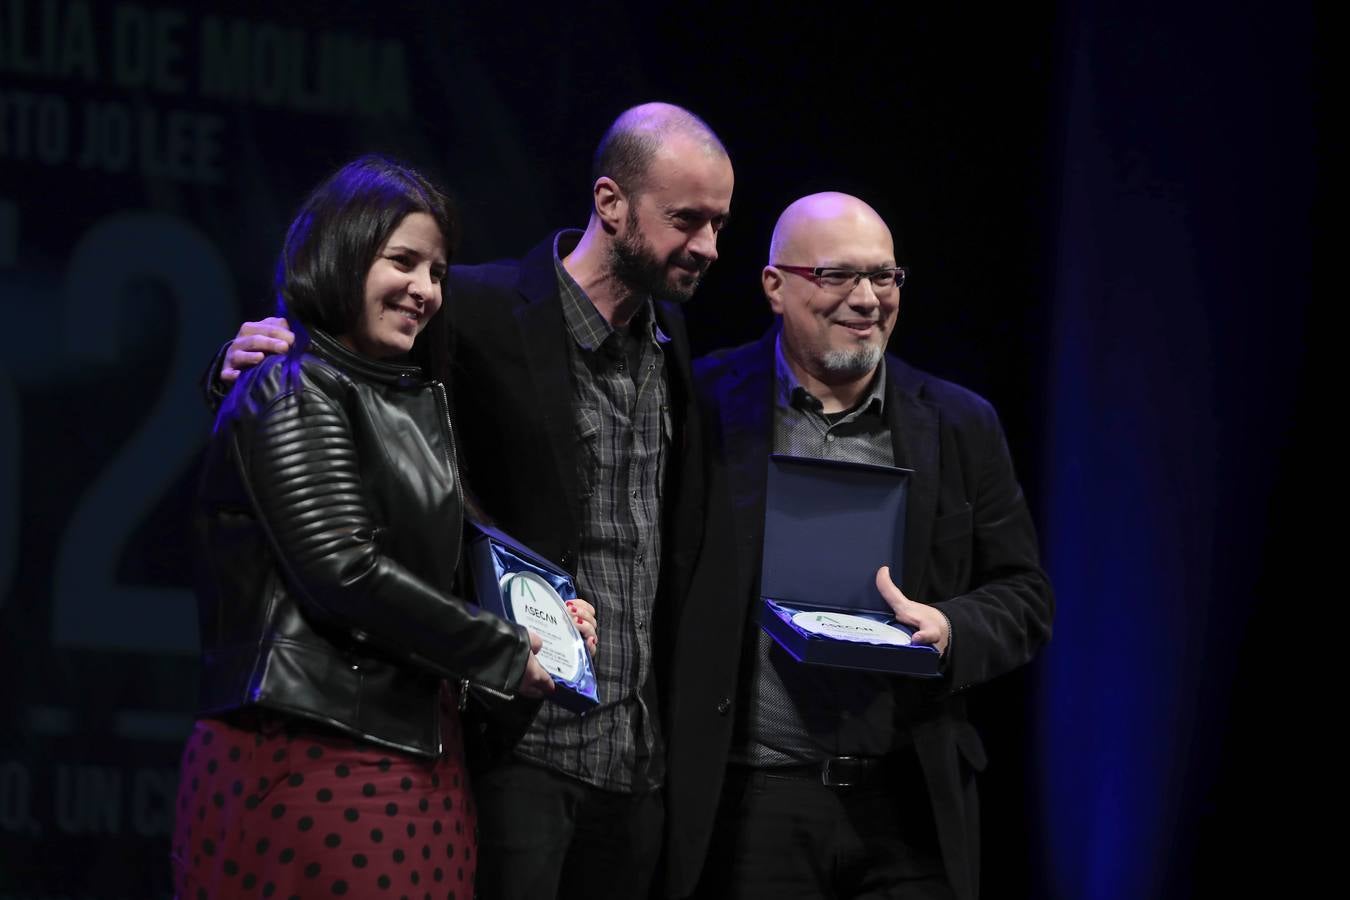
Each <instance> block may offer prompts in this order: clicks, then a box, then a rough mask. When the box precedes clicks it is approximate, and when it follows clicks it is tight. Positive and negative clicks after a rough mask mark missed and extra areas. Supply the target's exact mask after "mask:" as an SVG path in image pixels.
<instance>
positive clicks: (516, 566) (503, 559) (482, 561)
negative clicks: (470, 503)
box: [464, 519, 600, 714]
mask: <svg viewBox="0 0 1350 900" xmlns="http://www.w3.org/2000/svg"><path fill="white" fill-rule="evenodd" d="M464 525H465V535H466V538H467V544H468V553H469V570H470V574H471V576H472V578H473V587H474V594H475V595H476V599H477V601H478V605H479V606H480V607H482V608H483V609H486V610H489V611H491V612H494V613H496V614H497V615H499V616H501V617H502V618H503V619H506V620H507V621H508V622H515V623H516V624H518V625H524V626H526V627H527V628H529V627H530V626H531V624H532V623H530V622H521V621H519V620H518V619H517V617H516V616H515V615H514V614H513V612H512V609H511V604H509V603H508V602H507V598H506V597H504V596H503V595H502V589H501V584H502V580H503V579H504V578H506V576H507V575H511V574H516V573H529V574H531V575H535V576H538V577H539V578H541V579H543V580H544V581H545V582H547V583H548V585H549V586H550V587H552V588H553V590H554V591H556V592H557V594H558V596H559V597H561V598H562V599H563V600H564V601H566V600H574V599H576V596H577V589H576V586H575V585H574V584H573V583H572V577H571V576H570V575H568V574H567V573H566V572H565V571H563V570H562V569H561V568H559V567H558V566H556V565H554V564H553V563H551V562H549V561H548V560H546V559H544V558H543V557H542V556H540V555H539V554H538V553H535V552H534V551H533V550H531V549H530V548H528V547H526V546H525V545H524V544H522V543H520V542H519V541H517V540H516V539H514V538H512V537H511V536H510V535H508V534H506V533H505V532H503V531H500V530H498V529H496V528H493V527H492V526H490V525H486V524H484V523H482V522H477V521H474V520H473V519H465V521H464ZM563 615H564V616H568V613H567V612H566V611H565V610H564V611H563ZM567 622H568V623H569V625H570V623H571V618H570V616H568V618H567ZM532 630H535V631H537V630H538V629H537V628H536V629H532ZM561 649H562V652H565V653H566V654H567V655H568V657H569V661H568V665H569V667H571V666H574V667H575V669H576V676H575V677H573V678H565V677H563V676H560V675H559V674H558V673H557V672H556V671H554V670H553V669H552V668H550V666H549V665H548V663H547V662H545V661H544V659H543V657H544V655H545V654H547V653H548V652H549V649H548V647H545V648H544V649H543V650H541V651H540V653H539V655H540V657H541V659H540V662H541V663H544V667H545V668H546V669H549V674H550V675H552V676H553V683H554V685H555V687H556V690H554V692H553V693H552V694H550V695H549V697H548V699H549V700H551V701H553V702H554V703H556V704H558V705H559V706H562V707H563V708H565V709H570V710H571V711H572V712H575V713H578V714H581V713H585V712H588V711H590V710H592V709H594V708H595V707H596V706H598V705H599V704H600V698H599V691H598V688H597V685H596V682H595V666H594V664H593V663H592V661H591V655H590V654H589V653H588V652H586V645H585V643H584V642H581V643H578V644H577V646H576V647H575V648H561ZM573 653H575V658H572V655H573Z"/></svg>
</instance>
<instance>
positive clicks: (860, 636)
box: [792, 612, 909, 647]
mask: <svg viewBox="0 0 1350 900" xmlns="http://www.w3.org/2000/svg"><path fill="white" fill-rule="evenodd" d="M792 624H793V625H796V626H797V627H798V628H801V629H804V630H805V631H809V632H811V633H812V634H819V635H822V636H823V637H830V638H835V639H837V640H841V641H857V642H858V643H861V644H891V645H893V646H897V647H903V646H906V645H907V644H909V635H907V634H905V633H904V632H903V631H901V630H900V629H899V628H893V627H892V626H890V625H887V624H886V623H885V622H878V621H876V620H875V619H865V618H863V617H862V616H850V615H847V614H845V613H833V612H799V613H797V614H796V615H794V616H793V617H792Z"/></svg>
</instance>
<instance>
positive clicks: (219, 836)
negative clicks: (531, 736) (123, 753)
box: [172, 711, 478, 900]
mask: <svg viewBox="0 0 1350 900" xmlns="http://www.w3.org/2000/svg"><path fill="white" fill-rule="evenodd" d="M259 718H260V719H261V721H262V723H263V724H261V725H260V726H258V727H257V728H241V727H237V726H235V725H231V724H228V723H225V722H222V721H219V720H215V719H202V720H200V721H198V722H197V724H196V727H195V728H194V730H193V733H192V736H191V738H189V740H188V744H187V747H186V748H185V749H184V751H183V763H182V770H181V771H182V774H181V778H180V781H179V786H178V806H177V810H176V823H175V828H174V836H173V845H172V858H173V875H174V886H175V889H176V896H177V897H178V898H181V900H206V898H225V897H277V898H281V900H293V898H303V900H308V898H315V897H342V896H347V897H354V898H367V897H373V898H379V897H389V898H391V900H399V898H418V900H421V898H428V900H429V898H433V897H434V898H439V900H445V898H451V900H470V898H472V897H473V879H474V870H475V867H476V865H477V862H478V845H477V836H476V834H475V826H476V822H477V817H476V812H475V809H474V805H473V799H472V795H471V794H470V792H469V783H468V775H467V773H466V771H465V768H464V749H463V743H462V738H461V734H460V731H459V721H458V717H457V716H456V715H455V713H454V712H453V711H451V712H449V714H448V715H447V717H446V719H447V720H446V721H445V722H444V724H443V726H442V733H443V734H444V740H445V744H446V749H445V753H444V754H443V755H442V756H441V757H440V758H439V759H436V760H424V759H419V758H416V757H412V756H408V755H404V754H400V753H397V752H395V751H389V750H386V749H383V748H380V747H376V746H374V745H372V744H367V743H363V742H360V741H356V740H352V739H348V738H345V737H342V736H339V735H336V734H334V733H330V732H326V731H323V730H322V729H320V728H317V727H311V726H309V725H307V724H305V723H302V722H300V721H299V720H296V719H290V718H287V717H282V716H268V715H264V716H260V717H259Z"/></svg>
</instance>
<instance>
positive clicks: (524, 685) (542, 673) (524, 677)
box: [516, 631, 554, 700]
mask: <svg viewBox="0 0 1350 900" xmlns="http://www.w3.org/2000/svg"><path fill="white" fill-rule="evenodd" d="M529 635H530V658H529V659H527V660H526V661H525V671H524V673H523V674H521V676H520V686H519V687H517V688H516V693H517V694H519V695H520V696H522V697H529V698H530V699H531V700H538V699H540V698H541V697H547V696H548V695H549V694H551V693H553V690H554V685H553V677H552V676H551V675H549V674H548V670H547V669H545V668H544V667H543V666H542V665H541V664H540V662H539V659H538V656H537V654H538V653H539V648H540V647H542V646H544V641H543V639H542V638H540V637H539V635H537V634H535V633H534V632H533V631H531V632H529Z"/></svg>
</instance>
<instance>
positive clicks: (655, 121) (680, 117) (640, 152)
mask: <svg viewBox="0 0 1350 900" xmlns="http://www.w3.org/2000/svg"><path fill="white" fill-rule="evenodd" d="M672 134H683V135H687V136H689V137H693V138H695V139H697V140H699V141H702V142H703V143H704V144H705V145H706V146H707V147H708V149H709V150H712V151H715V152H717V153H721V154H722V155H723V156H726V155H727V150H726V147H724V146H722V142H721V140H719V139H718V137H717V135H716V134H715V133H714V132H713V130H712V128H711V127H710V126H709V125H708V123H707V122H705V121H703V120H702V119H700V118H699V117H698V116H696V115H694V114H693V113H691V112H690V111H689V110H687V109H684V108H683V107H679V106H673V105H671V104H669V103H644V104H643V105H641V106H635V107H633V108H632V109H627V110H624V111H623V112H622V113H620V114H619V117H618V118H617V119H615V120H614V123H613V124H612V125H610V126H609V128H608V129H607V130H606V131H605V134H604V136H603V137H601V138H600V144H599V146H597V147H596V148H595V156H594V157H593V158H592V160H591V184H592V185H593V184H595V182H596V181H598V180H599V179H600V178H601V177H602V176H608V177H610V178H612V179H614V183H615V184H617V185H618V186H619V189H620V190H622V191H623V192H624V193H625V194H640V193H642V190H643V188H645V187H646V178H647V172H648V170H649V169H650V168H651V164H652V159H653V157H655V156H656V151H657V150H659V149H661V144H662V142H664V141H665V140H666V138H667V137H669V136H670V135H672Z"/></svg>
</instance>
